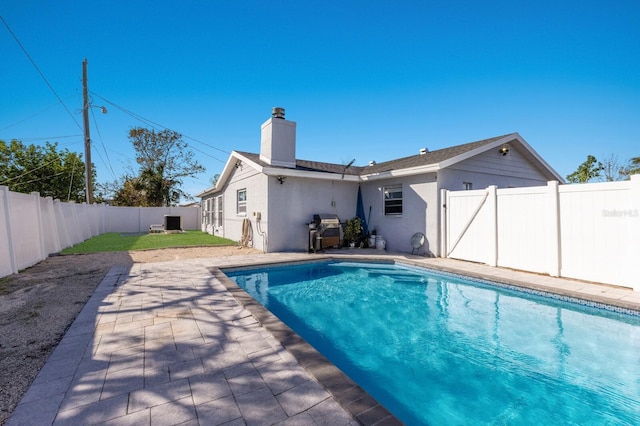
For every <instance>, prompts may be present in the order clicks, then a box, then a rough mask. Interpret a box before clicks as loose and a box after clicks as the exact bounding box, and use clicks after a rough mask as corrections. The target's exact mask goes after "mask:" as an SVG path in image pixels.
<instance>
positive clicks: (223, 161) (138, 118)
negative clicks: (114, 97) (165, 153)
mask: <svg viewBox="0 0 640 426" xmlns="http://www.w3.org/2000/svg"><path fill="white" fill-rule="evenodd" d="M91 94H92V95H94V96H97V97H98V98H100V99H102V100H103V101H104V102H107V103H108V104H110V105H112V106H114V107H116V108H118V109H119V110H121V111H122V112H124V113H125V114H128V115H130V116H132V117H133V118H135V119H137V120H139V121H141V122H143V123H145V124H147V125H150V126H151V127H153V128H154V129H155V128H160V129H165V130H171V129H170V128H168V127H166V126H163V125H162V124H160V123H156V122H154V121H152V120H149V119H147V118H144V117H142V116H141V115H138V114H136V113H134V112H132V111H129V110H128V109H126V108H124V107H121V106H120V105H118V104H116V103H114V102H112V101H110V100H108V99H105V98H104V97H102V96H100V95H99V94H97V93H95V92H91ZM181 134H182V133H181ZM182 137H183V138H185V139H189V140H192V141H194V142H198V143H200V144H202V145H205V146H207V147H209V148H212V149H215V150H216V151H220V152H222V153H225V154H230V152H229V151H225V150H224V149H221V148H218V147H215V146H213V145H211V144H208V143H206V142H202V141H200V140H198V139H195V138H192V137H190V136H188V135H185V134H182ZM191 148H193V149H194V150H196V151H198V152H200V153H202V154H204V155H206V156H208V157H211V158H213V159H214V160H217V161H220V162H221V163H226V161H225V160H221V159H220V158H217V157H214V156H213V155H211V154H209V153H207V152H205V151H201V150H198V149H196V148H194V147H193V146H192V147H191Z"/></svg>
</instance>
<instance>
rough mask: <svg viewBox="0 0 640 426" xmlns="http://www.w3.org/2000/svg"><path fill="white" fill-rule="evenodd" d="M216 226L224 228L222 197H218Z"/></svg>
mask: <svg viewBox="0 0 640 426" xmlns="http://www.w3.org/2000/svg"><path fill="white" fill-rule="evenodd" d="M216 226H218V227H220V226H222V195H220V196H218V197H216Z"/></svg>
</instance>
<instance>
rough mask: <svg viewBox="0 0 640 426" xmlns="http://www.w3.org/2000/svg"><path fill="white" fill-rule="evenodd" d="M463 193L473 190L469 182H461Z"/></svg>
mask: <svg viewBox="0 0 640 426" xmlns="http://www.w3.org/2000/svg"><path fill="white" fill-rule="evenodd" d="M462 185H463V186H464V190H465V191H471V190H472V189H473V184H472V183H471V182H462Z"/></svg>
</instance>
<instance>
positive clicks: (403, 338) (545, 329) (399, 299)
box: [225, 262, 640, 425]
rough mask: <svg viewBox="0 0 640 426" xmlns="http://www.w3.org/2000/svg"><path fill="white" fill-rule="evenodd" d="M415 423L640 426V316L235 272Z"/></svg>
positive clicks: (325, 276)
mask: <svg viewBox="0 0 640 426" xmlns="http://www.w3.org/2000/svg"><path fill="white" fill-rule="evenodd" d="M225 273H226V274H227V276H229V278H231V279H232V280H234V281H235V282H236V283H237V284H238V285H239V286H240V287H242V288H243V289H245V291H247V292H248V293H249V294H250V295H251V296H252V297H254V298H255V299H256V300H257V301H258V302H260V303H261V304H262V305H264V306H265V307H266V308H267V309H269V310H270V311H271V312H272V313H274V314H275V315H276V316H277V317H279V318H280V319H281V320H282V321H283V322H284V323H286V324H287V325H288V326H289V327H291V328H292V329H293V330H294V331H296V332H297V333H298V334H299V335H301V336H302V337H303V338H304V339H305V340H307V341H308V342H309V343H310V344H311V345H312V346H314V347H315V348H316V349H317V350H318V351H319V352H321V353H322V354H323V355H324V356H326V357H327V358H328V359H329V360H330V361H331V362H333V363H334V364H335V365H336V366H337V367H339V368H340V369H341V370H343V371H344V372H345V373H346V374H347V375H348V376H349V377H351V378H352V379H353V380H354V381H355V382H356V383H358V384H359V385H360V386H361V387H362V388H363V389H365V390H366V391H367V392H368V393H369V394H371V395H372V396H373V397H374V398H376V399H377V400H378V401H379V402H380V403H382V404H383V405H384V406H385V407H387V408H388V409H389V410H390V411H391V412H393V413H394V414H395V415H396V416H397V417H398V418H399V419H400V420H402V421H403V422H405V423H406V424H432V425H435V424H536V425H538V424H581V425H583V424H640V318H639V317H637V316H632V315H625V314H621V313H616V312H612V311H606V310H602V309H595V308H592V307H588V306H584V305H579V304H575V303H569V302H565V301H561V300H556V299H551V298H547V297H540V296H538V295H534V294H528V293H523V292H519V291H515V290H513V289H510V288H505V287H501V286H493V285H490V284H487V283H483V282H479V281H476V280H470V279H466V278H464V277H460V276H455V275H450V274H443V273H437V272H434V271H428V270H423V269H417V268H413V267H409V266H403V265H393V264H373V263H352V262H320V263H307V264H301V265H292V266H283V267H267V268H262V269H251V270H243V271H226V272H225Z"/></svg>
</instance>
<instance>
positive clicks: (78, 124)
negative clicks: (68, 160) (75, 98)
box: [0, 15, 82, 130]
mask: <svg viewBox="0 0 640 426" xmlns="http://www.w3.org/2000/svg"><path fill="white" fill-rule="evenodd" d="M0 20H2V23H3V24H4V26H5V27H7V30H8V31H9V33H10V34H11V36H12V37H13V38H14V40H15V41H16V43H18V46H20V49H22V51H23V52H24V54H25V55H26V56H27V58H28V59H29V61H31V64H32V65H33V67H34V68H35V69H36V71H38V74H40V77H42V79H43V80H44V82H45V83H46V84H47V86H48V87H49V89H50V90H51V92H52V93H53V94H54V95H55V97H56V99H58V101H59V102H60V103H61V104H62V106H63V107H64V109H65V110H66V111H67V114H69V117H71V119H72V120H73V122H74V123H76V126H78V128H79V129H80V130H82V126H80V123H78V121H77V120H76V118H75V117H74V116H73V114H72V113H71V111H70V110H69V108H67V105H66V104H65V103H64V101H63V100H62V98H61V97H60V95H58V93H57V92H56V90H55V89H54V88H53V86H52V85H51V83H49V80H47V77H45V75H44V73H43V72H42V71H40V68H39V67H38V65H37V64H36V61H34V60H33V58H32V57H31V55H29V52H27V49H26V48H25V47H24V46H23V45H22V43H21V42H20V40H19V39H18V36H17V35H16V34H15V33H14V32H13V30H11V27H9V24H8V23H7V21H5V20H4V18H3V17H2V15H0Z"/></svg>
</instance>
